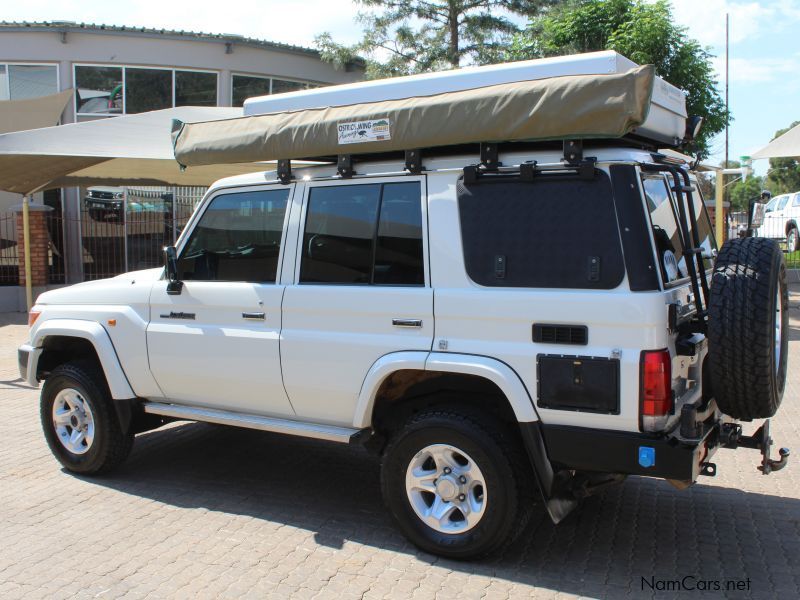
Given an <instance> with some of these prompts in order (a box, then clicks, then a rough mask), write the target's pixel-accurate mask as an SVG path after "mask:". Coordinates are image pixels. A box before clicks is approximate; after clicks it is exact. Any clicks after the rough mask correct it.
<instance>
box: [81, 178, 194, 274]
mask: <svg viewBox="0 0 800 600" xmlns="http://www.w3.org/2000/svg"><path fill="white" fill-rule="evenodd" d="M205 191H206V188H202V187H169V188H164V187H139V188H128V189H127V190H126V191H125V194H124V197H123V198H120V199H117V200H118V201H115V199H114V198H102V197H94V196H89V195H87V194H83V195H82V196H83V198H82V202H81V218H80V221H81V222H80V230H81V242H82V244H81V245H82V248H83V258H82V264H83V276H84V279H86V280H91V279H102V278H104V277H113V276H114V275H118V274H120V273H124V272H125V271H134V270H138V269H147V268H151V267H159V266H161V265H162V264H163V254H162V249H163V247H164V246H168V245H171V244H174V243H175V240H177V238H178V236H179V235H180V233H181V231H182V230H183V227H184V226H185V225H186V222H187V221H188V220H189V217H190V216H191V214H192V211H193V210H194V207H195V206H196V205H197V203H198V202H199V201H200V199H201V198H202V197H203V194H205Z"/></svg>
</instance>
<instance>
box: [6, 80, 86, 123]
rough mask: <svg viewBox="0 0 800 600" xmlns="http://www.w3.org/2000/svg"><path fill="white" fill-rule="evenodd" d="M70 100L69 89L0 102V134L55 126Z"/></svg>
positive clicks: (70, 92)
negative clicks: (48, 94) (35, 96)
mask: <svg viewBox="0 0 800 600" xmlns="http://www.w3.org/2000/svg"><path fill="white" fill-rule="evenodd" d="M71 99H72V90H71V89H70V90H64V91H63V92H59V93H58V94H52V95H50V96H40V97H38V98H26V99H24V100H3V101H0V133H8V132H9V131H22V130H23V129H36V128H37V127H50V126H53V125H56V124H57V123H58V120H59V119H60V118H61V113H62V112H64V108H66V106H67V103H68V102H69V101H70V100H71Z"/></svg>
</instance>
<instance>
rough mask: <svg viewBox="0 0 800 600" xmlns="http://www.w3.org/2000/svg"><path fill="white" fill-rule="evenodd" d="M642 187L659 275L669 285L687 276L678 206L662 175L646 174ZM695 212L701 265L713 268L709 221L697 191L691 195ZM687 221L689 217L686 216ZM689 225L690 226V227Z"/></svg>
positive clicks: (713, 243) (712, 237)
mask: <svg viewBox="0 0 800 600" xmlns="http://www.w3.org/2000/svg"><path fill="white" fill-rule="evenodd" d="M642 185H643V187H644V192H645V200H646V201H647V209H648V211H649V213H650V222H651V225H652V227H653V239H654V240H655V245H656V254H657V255H658V262H659V265H660V269H661V276H662V277H663V278H664V283H665V284H671V283H674V282H677V281H680V280H681V279H684V278H685V277H688V276H689V271H688V269H687V265H686V257H685V256H684V255H683V244H681V231H680V227H679V225H678V214H679V212H678V207H677V203H676V200H675V197H674V195H673V194H672V191H671V190H670V188H669V186H668V184H667V180H666V179H665V177H664V176H663V175H661V174H658V175H647V176H645V177H643V179H642ZM692 198H693V200H694V210H695V214H696V215H697V227H698V230H697V233H698V237H699V239H700V247H701V248H702V249H703V264H704V266H705V268H706V269H710V268H711V267H712V262H713V259H712V256H711V252H712V250H713V249H714V248H715V246H716V244H715V242H714V236H713V234H712V228H711V221H710V220H709V218H708V213H707V212H706V211H705V210H704V208H705V207H704V205H703V198H702V196H701V194H700V192H699V191H697V192H694V193H693V194H692ZM687 218H688V214H687ZM691 226H692V225H691V223H690V224H689V227H690V228H691Z"/></svg>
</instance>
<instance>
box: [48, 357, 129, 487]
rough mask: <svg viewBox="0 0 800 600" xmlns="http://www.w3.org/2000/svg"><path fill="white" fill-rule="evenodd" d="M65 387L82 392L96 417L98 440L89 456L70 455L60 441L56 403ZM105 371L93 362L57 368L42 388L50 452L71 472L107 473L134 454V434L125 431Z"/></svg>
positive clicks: (96, 436)
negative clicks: (55, 411)
mask: <svg viewBox="0 0 800 600" xmlns="http://www.w3.org/2000/svg"><path fill="white" fill-rule="evenodd" d="M65 388H73V389H75V390H77V391H79V392H80V394H81V396H82V397H83V399H84V401H85V402H86V403H88V404H89V407H90V409H91V411H92V414H93V417H94V440H93V442H92V445H91V447H90V448H89V450H88V451H87V452H86V453H85V454H75V453H73V452H70V451H69V450H68V449H67V448H65V447H64V445H63V444H62V443H61V442H60V441H59V440H58V438H57V434H56V429H55V426H54V423H53V416H52V414H53V403H54V401H55V399H56V396H57V395H58V393H59V392H60V391H62V390H64V389H65ZM112 402H113V399H112V398H111V393H110V392H109V390H108V384H107V383H106V380H105V377H104V375H103V372H102V371H101V370H100V369H99V368H98V366H97V365H95V364H94V363H92V362H89V361H74V362H69V363H66V364H63V365H61V366H59V367H56V368H55V369H54V370H53V372H52V373H50V375H49V376H48V377H47V379H46V380H45V382H44V386H42V394H41V399H40V404H39V406H40V418H41V422H42V429H43V431H44V437H45V439H46V440H47V445H48V446H49V447H50V451H51V452H52V453H53V455H54V456H55V457H56V458H57V459H58V461H59V462H60V463H61V464H62V465H63V466H64V468H66V469H67V470H69V471H72V472H74V473H81V474H84V475H95V474H100V473H107V472H109V471H111V470H112V469H114V468H115V467H117V466H118V465H119V464H121V463H122V462H123V461H124V460H125V459H126V458H127V457H128V454H130V451H131V448H132V446H133V440H134V435H133V433H132V432H129V431H128V432H123V431H122V429H121V427H120V423H119V419H118V418H117V415H116V412H115V410H114V406H113V405H112Z"/></svg>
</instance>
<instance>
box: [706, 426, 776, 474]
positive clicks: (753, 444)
mask: <svg viewBox="0 0 800 600" xmlns="http://www.w3.org/2000/svg"><path fill="white" fill-rule="evenodd" d="M720 442H722V446H723V447H725V448H733V449H736V448H738V447H740V446H741V447H742V448H752V449H754V450H761V465H760V466H759V467H758V470H759V471H761V472H762V473H763V474H764V475H769V474H770V473H772V472H773V471H780V470H781V469H782V468H783V467H785V466H786V464H787V463H788V462H789V449H788V448H781V449H779V450H778V454H779V455H780V458H779V459H778V460H773V459H771V458H770V457H769V453H770V448H771V447H772V438H771V437H769V419H767V420H766V421H764V424H763V425H762V426H761V427H759V428H758V429H757V430H756V432H755V433H754V434H753V435H742V426H741V425H739V424H738V423H723V424H722V429H721V430H720Z"/></svg>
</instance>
